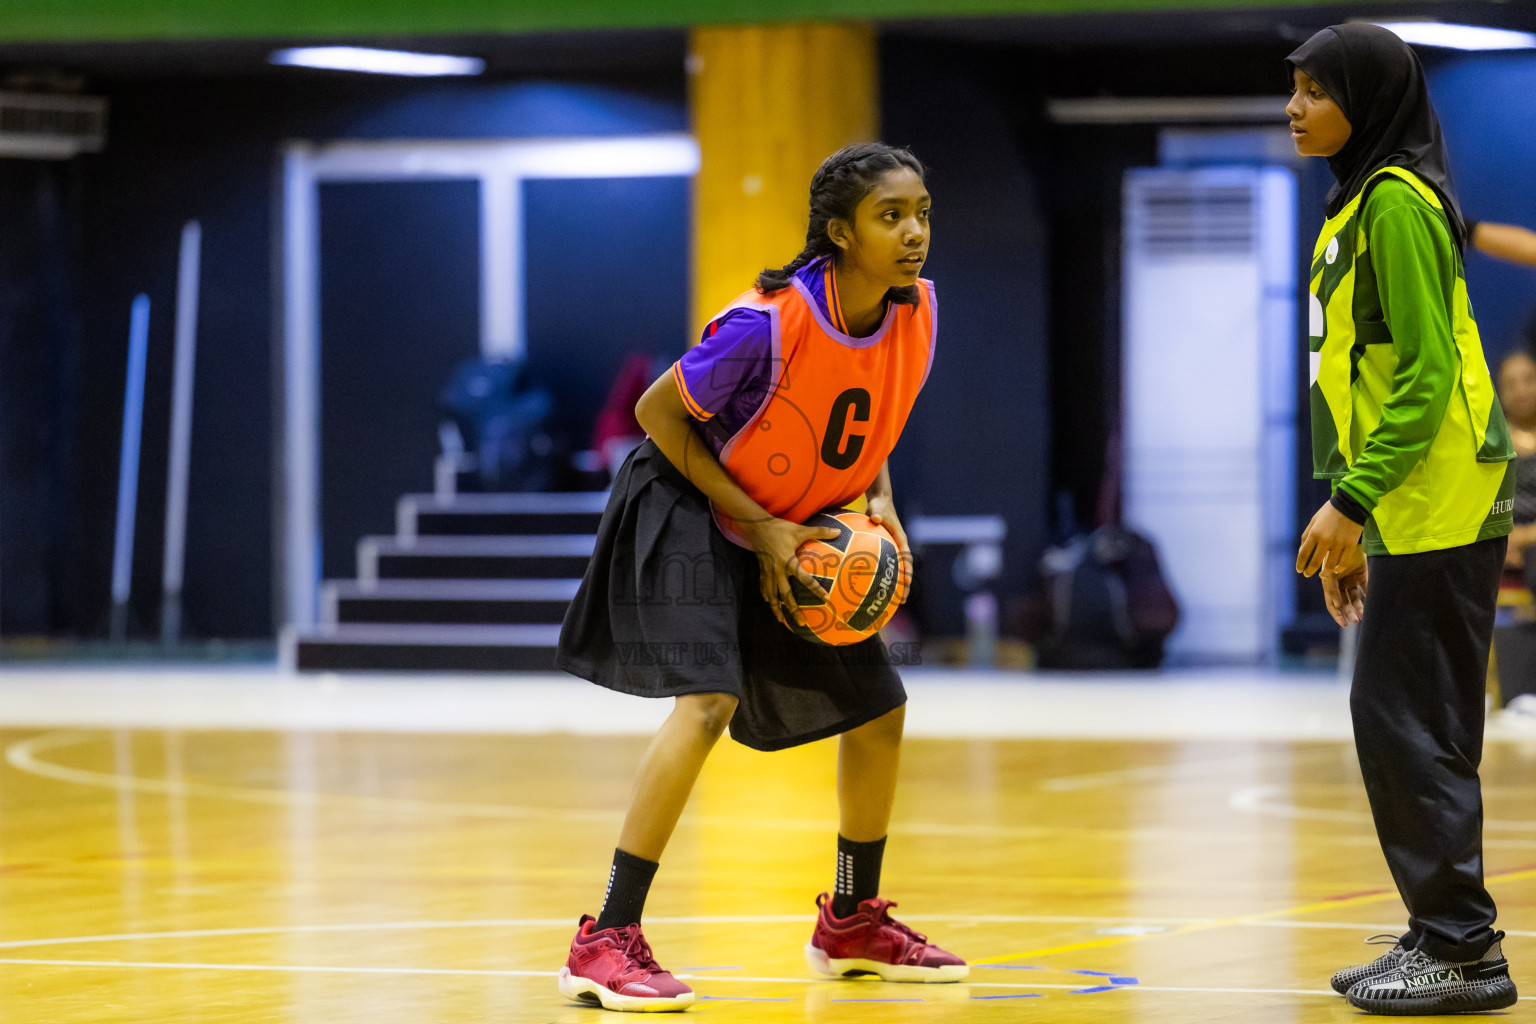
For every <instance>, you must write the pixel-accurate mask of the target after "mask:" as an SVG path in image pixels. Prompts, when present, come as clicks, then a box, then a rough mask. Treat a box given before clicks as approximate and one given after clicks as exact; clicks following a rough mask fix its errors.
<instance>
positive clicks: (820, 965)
mask: <svg viewBox="0 0 1536 1024" xmlns="http://www.w3.org/2000/svg"><path fill="white" fill-rule="evenodd" d="M805 962H806V963H807V964H810V967H811V970H813V971H815V972H816V973H817V974H820V975H823V976H824V977H828V978H846V977H849V976H850V975H853V976H857V975H860V974H873V975H875V976H876V977H878V978H879V979H880V980H881V981H908V982H919V983H926V984H930V985H933V984H943V983H947V982H955V981H964V980H965V979H966V978H967V977H969V976H970V973H971V968H970V965H969V964H948V965H946V966H944V967H909V966H907V965H905V964H883V963H880V962H879V961H878V960H860V959H858V958H857V957H854V958H850V959H847V960H834V959H832V958H831V957H829V956H827V954H826V953H824V952H822V951H821V950H820V949H817V948H816V947H815V946H811V945H807V946H806V947H805Z"/></svg>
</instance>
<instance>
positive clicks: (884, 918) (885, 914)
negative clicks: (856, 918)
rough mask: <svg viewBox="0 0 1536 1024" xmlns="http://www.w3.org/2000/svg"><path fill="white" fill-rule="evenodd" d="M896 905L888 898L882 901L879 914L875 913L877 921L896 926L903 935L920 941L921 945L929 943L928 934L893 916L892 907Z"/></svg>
mask: <svg viewBox="0 0 1536 1024" xmlns="http://www.w3.org/2000/svg"><path fill="white" fill-rule="evenodd" d="M895 905H896V904H894V903H891V902H889V901H886V900H882V901H880V904H879V906H880V912H879V913H878V914H877V915H875V920H876V922H878V923H880V924H888V925H890V926H891V927H892V928H895V929H896V930H897V931H899V932H901V933H902V934H903V935H905V936H907V937H908V938H910V939H912V940H913V941H915V942H918V943H920V944H921V945H924V946H926V945H928V936H926V935H924V934H923V933H922V932H919V931H916V930H915V929H912V928H909V927H907V926H906V925H904V924H902V923H901V922H900V921H898V920H896V919H895V918H894V917H892V916H891V908H892V907H894V906H895Z"/></svg>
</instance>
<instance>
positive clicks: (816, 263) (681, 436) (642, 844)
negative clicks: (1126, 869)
mask: <svg viewBox="0 0 1536 1024" xmlns="http://www.w3.org/2000/svg"><path fill="white" fill-rule="evenodd" d="M923 177H924V172H923V166H922V164H920V163H919V162H918V160H917V158H916V157H914V156H913V155H912V154H911V153H909V152H907V151H906V150H902V149H895V148H892V147H890V146H886V145H881V144H869V145H860V146H850V147H848V148H846V149H842V150H839V151H838V152H837V153H834V154H832V156H830V157H828V158H827V159H826V161H825V162H823V163H822V165H821V167H820V168H819V169H818V170H817V171H816V175H815V177H814V178H813V179H812V180H811V197H810V225H809V228H808V230H807V232H806V244H805V249H804V251H803V252H801V254H800V255H799V256H797V257H796V258H795V259H794V260H793V261H792V262H791V263H790V264H789V265H788V266H786V267H784V268H783V269H780V270H765V271H764V272H763V273H762V274H761V275H759V277H758V280H757V286H756V287H755V288H753V289H752V290H749V291H747V292H745V293H743V294H742V295H741V296H740V297H738V298H737V299H736V300H735V301H734V302H732V303H731V304H730V305H729V306H727V307H726V308H725V309H724V310H723V311H722V312H721V313H720V314H719V315H718V316H717V317H716V318H715V319H714V320H713V321H711V322H710V324H709V326H708V327H707V329H706V330H705V333H704V339H703V342H702V344H700V345H699V346H697V347H696V348H693V349H691V350H690V351H689V352H688V353H687V354H685V355H684V356H683V357H682V359H680V360H678V362H677V363H676V364H675V365H674V366H673V367H672V368H671V370H669V371H668V372H667V373H665V374H663V375H662V376H661V377H660V378H659V379H658V380H657V381H656V382H655V383H654V384H652V385H651V387H650V389H649V390H647V391H646V393H645V395H644V396H643V397H642V398H641V399H640V402H639V403H638V405H637V406H636V410H635V411H636V414H637V417H638V419H639V421H640V425H641V426H642V427H644V428H645V430H646V433H647V434H648V435H649V437H648V439H647V440H646V441H645V443H643V444H642V445H641V446H640V447H639V448H638V449H636V451H635V452H634V454H632V455H631V456H630V458H629V460H628V461H627V462H626V463H625V464H624V466H623V468H621V469H620V470H619V472H618V474H617V476H616V477H615V478H614V483H613V493H612V497H611V499H610V500H609V503H608V508H607V510H606V511H605V512H604V514H603V520H602V524H601V525H600V527H599V528H598V538H597V546H596V550H595V552H594V554H593V556H592V561H591V563H590V565H589V567H588V569H587V574H586V578H585V579H584V580H583V581H582V584H581V588H580V590H579V591H578V592H577V595H576V598H575V600H574V601H573V602H572V604H571V608H570V611H569V612H568V614H567V615H566V619H565V624H564V626H563V628H562V629H561V633H560V645H559V650H558V654H557V659H556V661H557V664H558V665H559V666H560V667H561V668H563V669H565V670H566V671H568V672H572V673H574V674H575V675H578V676H581V677H583V678H586V679H589V680H591V681H593V682H595V683H598V684H599V685H601V686H606V687H609V688H610V689H614V690H619V691H622V692H624V693H633V694H640V695H642V696H648V697H671V698H673V699H674V707H673V711H672V714H671V716H670V717H669V718H668V719H667V721H666V723H665V724H664V725H663V726H662V727H661V730H660V731H659V732H658V733H657V734H656V736H655V738H654V739H653V740H652V741H651V744H650V747H649V749H648V750H647V751H646V753H645V757H644V758H643V759H642V761H641V763H640V770H639V775H638V778H637V779H636V780H635V788H634V792H633V795H632V797H631V799H630V805H629V811H628V814H627V815H626V817H625V820H624V826H623V830H622V832H621V833H620V835H619V844H618V848H617V849H616V850H615V851H614V856H613V866H612V869H611V870H610V872H609V877H608V892H607V896H606V899H605V900H604V903H603V908H602V911H601V913H600V914H599V916H598V917H597V919H596V920H593V919H592V918H591V917H587V916H583V917H582V919H581V922H580V924H579V926H578V928H577V932H576V936H575V938H574V939H573V940H572V942H571V951H570V957H569V959H568V960H567V962H566V966H565V967H564V968H562V970H561V971H560V991H561V992H562V993H564V994H565V995H567V996H569V997H572V998H578V999H583V1000H586V1001H588V1002H595V1003H600V1004H601V1005H602V1006H604V1007H606V1008H607V1009H610V1010H667V1009H682V1008H684V1007H686V1006H688V1005H689V1004H691V1003H692V1002H693V992H692V991H691V990H690V989H689V988H688V987H687V986H686V985H684V984H683V983H681V982H679V981H678V980H677V979H675V978H674V977H672V975H670V974H668V973H667V972H666V971H664V970H662V968H661V967H660V966H659V965H658V964H657V963H656V961H655V959H654V958H653V956H652V954H651V950H650V947H649V945H647V943H646V941H645V938H644V936H643V935H642V933H641V928H640V915H641V910H642V908H643V906H644V904H645V898H646V894H647V892H648V890H649V888H650V884H651V880H652V878H653V877H654V875H655V872H656V868H657V864H658V861H659V860H660V859H661V854H662V851H663V850H664V849H665V848H666V845H667V840H668V839H669V838H670V837H671V835H672V830H673V828H674V827H675V826H676V824H677V820H678V817H679V816H680V815H681V814H682V811H683V806H684V804H685V803H686V802H687V800H688V795H689V792H690V791H691V790H692V788H693V784H694V781H695V780H696V779H697V777H698V774H699V771H700V769H701V768H702V767H703V765H704V760H705V758H706V757H707V756H708V755H709V752H710V750H711V748H713V746H714V744H715V741H716V740H717V739H719V737H720V734H721V733H722V732H724V731H725V730H726V728H727V727H729V729H730V732H731V736H732V737H733V738H734V739H735V740H737V741H738V742H740V743H743V744H746V745H747V746H749V747H752V748H754V749H757V750H780V749H783V748H786V747H792V746H796V745H798V744H802V743H809V742H811V741H812V740H818V739H822V738H824V737H827V736H834V735H841V740H840V748H839V753H838V785H837V789H838V802H839V807H840V827H839V829H838V837H837V868H836V885H835V888H834V893H833V895H832V897H831V898H830V899H828V898H827V896H826V894H823V895H822V896H821V897H818V899H817V901H816V903H817V906H818V914H817V920H816V925H815V930H814V932H813V935H812V938H811V942H810V944H809V945H808V946H807V947H806V955H807V958H808V959H809V961H810V962H811V966H812V967H813V968H814V969H816V970H818V971H819V972H821V973H824V974H829V975H833V976H841V975H844V974H850V973H872V974H876V975H878V976H880V977H881V978H884V979H886V980H888V981H957V980H959V979H961V978H963V977H965V975H966V973H967V970H968V968H967V967H966V965H965V963H964V962H963V961H961V960H960V959H959V958H958V957H955V956H953V955H952V954H949V953H946V952H945V951H944V950H942V949H939V948H938V947H937V946H934V945H931V944H929V943H928V941H927V940H926V938H924V937H923V936H922V935H919V934H918V933H916V932H914V931H913V930H912V929H910V928H908V927H906V926H905V925H902V924H900V923H899V922H897V921H896V920H894V919H893V918H892V917H891V916H890V908H891V907H892V906H893V905H894V904H892V903H890V902H889V901H886V900H883V899H880V898H878V893H879V883H880V863H881V858H882V855H883V852H884V848H885V836H886V829H887V826H888V824H889V822H890V815H891V805H892V802H893V799H894V796H895V788H896V769H897V764H898V760H899V751H900V744H901V733H902V724H903V715H904V708H905V703H906V693H905V691H904V690H903V689H902V685H901V681H900V679H899V678H898V677H897V675H896V671H895V669H894V668H893V667H892V665H891V663H890V659H889V656H888V654H887V652H886V650H885V648H884V646H883V645H882V644H881V642H880V640H879V638H878V637H871V638H870V639H868V640H865V641H863V642H861V643H857V644H851V645H847V646H841V647H832V646H824V645H821V644H817V643H815V642H813V641H810V640H807V639H802V638H801V637H799V636H797V635H796V634H795V633H794V632H791V630H790V628H788V627H789V626H790V625H791V624H792V623H795V624H801V625H803V619H802V618H801V616H800V609H799V606H798V604H797V601H796V596H795V595H796V592H797V588H799V587H804V588H805V590H807V591H809V592H810V593H811V594H813V595H815V596H817V597H825V596H826V594H825V591H823V590H822V588H821V587H820V586H819V585H818V583H817V582H816V580H815V579H814V578H813V577H812V576H811V575H809V574H808V573H807V572H806V571H805V569H804V568H803V567H801V566H800V565H799V564H798V563H797V560H796V550H797V549H798V548H799V546H800V545H801V544H802V543H803V542H805V541H807V540H810V539H815V538H820V539H832V538H835V537H836V536H837V535H838V531H836V530H834V529H829V528H817V527H806V526H802V525H800V524H801V523H803V522H804V521H805V520H806V519H807V518H808V517H809V516H810V515H812V514H813V513H815V512H817V511H819V510H820V509H823V508H828V507H833V506H846V505H849V504H851V503H853V502H856V501H857V500H859V499H860V498H863V499H865V500H866V501H867V512H868V515H869V517H870V519H871V520H873V521H874V522H877V523H883V524H884V525H885V526H886V528H887V529H889V530H890V531H891V533H892V535H893V536H894V537H895V538H896V542H897V544H898V546H899V547H900V549H901V552H902V555H903V557H904V558H906V557H907V542H906V536H905V534H904V533H903V532H902V528H901V523H900V521H899V520H898V519H897V517H896V513H895V509H894V506H893V504H892V498H891V481H890V474H889V472H888V470H887V468H886V457H887V456H888V455H889V454H890V452H891V449H892V448H894V447H895V444H896V441H897V439H898V438H899V437H900V436H901V430H902V427H903V426H904V424H905V423H906V419H907V415H908V413H909V412H910V411H911V408H912V404H913V402H914V400H915V399H916V398H917V394H918V392H919V390H921V388H922V386H923V383H924V381H926V380H927V377H928V368H929V366H930V365H931V363H932V359H933V345H934V338H935V335H936V327H937V320H936V317H937V307H936V305H935V302H934V290H933V284H932V282H929V281H926V280H923V279H921V278H920V277H919V276H918V273H919V271H921V269H922V266H923V262H924V260H925V259H926V258H927V253H928V240H929V226H928V209H929V196H928V190H927V188H926V186H925V184H924V180H923Z"/></svg>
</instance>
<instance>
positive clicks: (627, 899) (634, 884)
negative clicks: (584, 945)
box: [592, 849, 660, 931]
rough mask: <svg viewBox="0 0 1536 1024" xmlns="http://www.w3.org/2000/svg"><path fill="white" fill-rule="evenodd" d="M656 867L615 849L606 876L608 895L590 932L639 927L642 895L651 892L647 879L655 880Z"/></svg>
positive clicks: (649, 882)
mask: <svg viewBox="0 0 1536 1024" xmlns="http://www.w3.org/2000/svg"><path fill="white" fill-rule="evenodd" d="M659 866H660V865H658V864H657V863H656V862H655V861H653V860H646V859H645V858H644V857H636V856H635V855H634V854H632V853H625V852H624V851H623V850H619V849H615V850H614V851H613V868H612V869H611V870H610V871H609V872H608V895H607V896H605V897H603V909H602V910H601V911H600V912H599V913H598V915H597V924H595V925H593V926H592V928H593V930H594V931H602V930H603V929H604V928H623V927H624V926H625V925H627V924H639V923H640V912H641V911H643V910H644V909H645V897H646V894H647V893H649V892H650V891H651V879H653V878H655V877H656V869H657V867H659Z"/></svg>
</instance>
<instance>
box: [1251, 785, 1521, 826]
mask: <svg viewBox="0 0 1536 1024" xmlns="http://www.w3.org/2000/svg"><path fill="white" fill-rule="evenodd" d="M1285 792H1286V787H1284V786H1275V785H1263V786H1246V787H1244V788H1242V789H1239V790H1236V791H1235V792H1233V793H1232V795H1231V796H1229V797H1227V806H1228V807H1231V808H1232V809H1233V810H1238V811H1249V812H1251V813H1253V814H1265V815H1268V816H1270V817H1273V818H1294V819H1298V820H1308V821H1337V822H1345V823H1347V824H1351V825H1371V824H1373V821H1372V819H1371V816H1370V814H1369V813H1368V812H1366V811H1340V810H1331V809H1329V808H1325V807H1302V806H1300V805H1299V804H1294V803H1289V802H1287V801H1284V800H1279V799H1276V798H1277V797H1279V796H1281V795H1283V794H1284V793H1285ZM1483 828H1485V829H1489V828H1492V829H1499V830H1501V831H1509V832H1531V831H1536V822H1531V821H1506V820H1503V819H1499V818H1485V819H1483Z"/></svg>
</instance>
